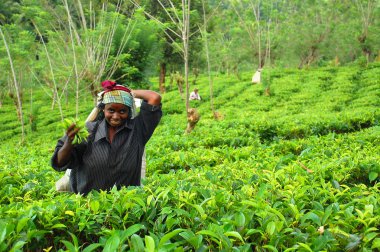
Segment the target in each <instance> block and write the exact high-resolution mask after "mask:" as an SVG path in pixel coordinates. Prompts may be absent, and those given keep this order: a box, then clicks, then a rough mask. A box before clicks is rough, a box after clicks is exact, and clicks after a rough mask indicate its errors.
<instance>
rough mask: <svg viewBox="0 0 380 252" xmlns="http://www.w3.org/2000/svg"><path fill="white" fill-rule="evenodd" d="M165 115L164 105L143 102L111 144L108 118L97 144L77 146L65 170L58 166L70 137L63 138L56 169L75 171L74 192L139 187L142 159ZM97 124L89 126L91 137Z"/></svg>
mask: <svg viewBox="0 0 380 252" xmlns="http://www.w3.org/2000/svg"><path fill="white" fill-rule="evenodd" d="M161 116H162V111H161V106H153V105H150V104H148V103H146V102H145V101H144V102H142V104H141V108H140V113H139V115H138V116H136V117H135V118H134V119H132V120H127V122H126V123H125V124H124V125H123V126H122V127H120V128H119V129H118V130H117V132H116V134H115V136H114V138H113V140H112V143H110V141H109V138H108V134H107V132H108V126H107V122H106V121H105V119H103V120H102V121H100V122H98V123H99V124H98V128H97V130H96V132H94V133H95V137H94V141H93V142H91V141H90V143H87V142H82V143H81V144H78V145H74V148H73V151H72V153H71V158H70V161H69V162H68V163H67V164H66V165H65V166H63V167H57V166H56V165H55V162H53V160H56V158H57V155H58V151H59V150H60V149H61V148H62V146H63V144H64V142H65V140H66V138H67V136H66V135H65V136H63V137H62V138H61V139H60V140H58V143H57V145H56V147H55V151H54V154H53V156H52V159H51V164H52V167H53V168H54V169H55V170H57V171H65V170H66V169H72V171H71V174H70V186H71V191H73V192H75V193H81V194H88V193H89V192H90V191H91V190H93V189H95V190H109V189H111V188H112V187H113V186H114V185H116V186H117V187H118V188H120V187H122V186H139V185H140V177H141V162H142V161H141V159H142V156H143V153H144V148H145V144H146V143H147V142H148V140H149V139H150V137H151V136H152V134H153V132H154V130H155V128H156V127H157V125H158V123H159V122H160V119H161ZM96 123H97V122H90V123H88V124H87V127H88V130H89V132H90V134H94V133H92V131H93V130H94V128H95V125H96Z"/></svg>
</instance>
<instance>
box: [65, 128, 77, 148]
mask: <svg viewBox="0 0 380 252" xmlns="http://www.w3.org/2000/svg"><path fill="white" fill-rule="evenodd" d="M79 130H80V128H78V127H77V126H76V124H75V123H73V124H71V125H70V126H69V127H68V128H67V130H66V136H67V139H66V141H65V145H66V143H68V144H70V145H71V144H72V142H73V140H74V138H75V136H76V134H77V133H78V132H79Z"/></svg>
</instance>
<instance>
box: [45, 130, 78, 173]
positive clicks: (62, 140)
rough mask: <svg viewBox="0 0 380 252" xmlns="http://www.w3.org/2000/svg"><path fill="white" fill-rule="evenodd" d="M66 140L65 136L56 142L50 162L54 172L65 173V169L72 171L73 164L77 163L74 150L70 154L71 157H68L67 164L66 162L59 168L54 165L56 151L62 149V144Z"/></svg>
mask: <svg viewBox="0 0 380 252" xmlns="http://www.w3.org/2000/svg"><path fill="white" fill-rule="evenodd" d="M66 138H67V136H63V137H62V138H61V139H59V140H58V143H57V145H56V146H55V150H54V153H53V156H52V158H51V161H50V162H51V166H52V167H53V169H54V170H56V171H66V170H67V169H73V167H75V164H76V163H77V155H76V150H75V148H74V149H73V151H72V152H71V157H70V160H69V162H67V164H65V165H64V166H61V167H59V166H57V165H56V162H55V160H57V156H58V151H59V150H60V149H61V148H62V146H63V144H64V143H65V140H66Z"/></svg>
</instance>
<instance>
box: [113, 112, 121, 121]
mask: <svg viewBox="0 0 380 252" xmlns="http://www.w3.org/2000/svg"><path fill="white" fill-rule="evenodd" d="M112 118H115V119H119V118H120V114H119V113H117V112H115V113H113V114H112Z"/></svg>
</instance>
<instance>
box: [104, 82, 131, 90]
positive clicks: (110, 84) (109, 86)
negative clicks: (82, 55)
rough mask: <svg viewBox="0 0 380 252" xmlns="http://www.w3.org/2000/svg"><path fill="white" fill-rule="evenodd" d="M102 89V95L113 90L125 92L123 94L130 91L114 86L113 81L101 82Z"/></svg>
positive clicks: (120, 86)
mask: <svg viewBox="0 0 380 252" xmlns="http://www.w3.org/2000/svg"><path fill="white" fill-rule="evenodd" d="M102 87H103V89H104V93H107V92H109V91H113V90H122V91H125V92H128V93H130V92H131V90H130V89H129V88H127V87H124V86H122V85H118V84H116V82H114V81H110V80H105V81H103V82H102Z"/></svg>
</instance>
